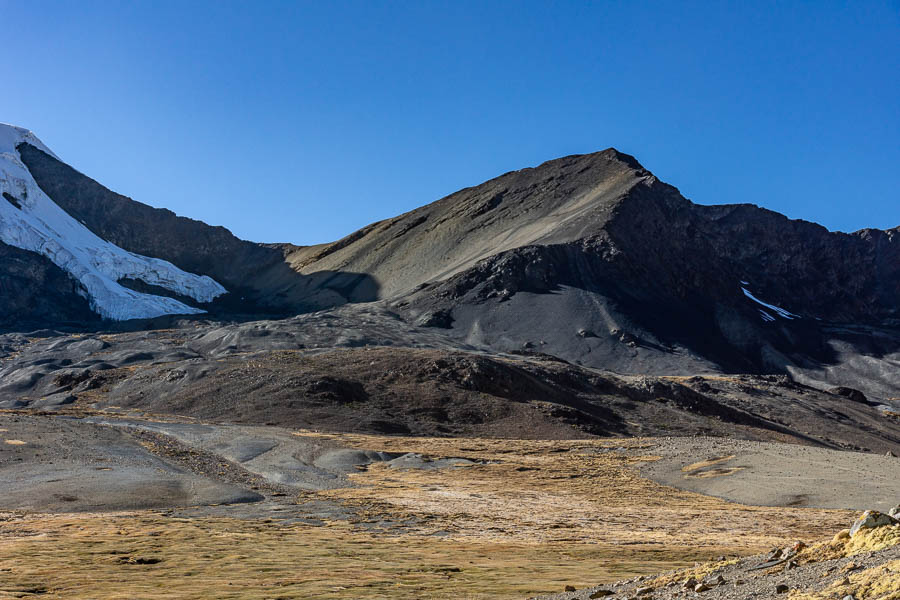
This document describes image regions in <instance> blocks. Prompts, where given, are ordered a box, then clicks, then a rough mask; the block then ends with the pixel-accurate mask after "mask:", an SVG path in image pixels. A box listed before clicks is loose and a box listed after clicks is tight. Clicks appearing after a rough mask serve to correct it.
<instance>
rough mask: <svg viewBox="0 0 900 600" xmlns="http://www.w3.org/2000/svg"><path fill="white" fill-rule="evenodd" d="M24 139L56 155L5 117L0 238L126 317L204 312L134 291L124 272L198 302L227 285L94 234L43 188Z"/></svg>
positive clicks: (0, 134) (0, 137)
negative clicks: (27, 160) (22, 147)
mask: <svg viewBox="0 0 900 600" xmlns="http://www.w3.org/2000/svg"><path fill="white" fill-rule="evenodd" d="M22 142H28V143H29V144H31V145H32V146H34V147H36V148H38V149H40V150H42V151H44V152H46V153H47V154H50V155H51V156H54V157H55V156H56V155H54V154H53V153H52V152H50V150H49V149H48V148H47V147H46V146H45V145H44V144H43V143H42V142H41V141H40V140H39V139H38V138H37V137H36V136H35V135H34V134H33V133H31V132H30V131H28V130H26V129H22V128H21V127H15V126H12V125H5V124H0V194H2V195H3V198H4V199H0V241H3V242H4V243H6V244H9V245H10V246H15V247H17V248H21V249H23V250H30V251H32V252H37V253H39V254H42V255H44V256H46V257H47V258H49V259H50V260H51V261H53V263H54V264H56V265H57V266H58V267H60V268H61V269H63V270H64V271H66V272H68V273H69V274H70V275H71V276H72V277H74V278H75V279H76V280H77V281H78V282H79V283H80V284H81V287H82V288H83V291H84V295H85V297H86V298H87V299H88V301H89V302H90V305H91V308H92V309H93V310H94V311H96V312H97V313H98V314H99V315H101V316H102V317H104V318H107V319H112V320H116V321H123V320H127V319H147V318H152V317H158V316H160V315H167V314H197V313H202V312H205V311H203V310H200V309H198V308H194V307H192V306H188V305H187V304H184V303H183V302H179V301H178V300H175V299H173V298H167V297H164V296H156V295H153V294H144V293H140V292H136V291H134V290H130V289H128V288H126V287H124V286H122V285H120V284H119V283H118V281H119V280H120V279H122V278H131V279H139V280H141V281H144V282H145V283H148V284H151V285H155V286H159V287H162V288H164V289H167V290H170V291H172V292H175V293H177V294H180V295H182V296H185V297H188V298H193V299H194V300H197V301H198V302H210V301H211V300H213V299H214V298H216V297H217V296H221V295H222V294H224V293H225V292H226V290H225V288H224V287H222V286H221V285H220V284H219V283H218V282H216V281H215V280H213V279H212V278H210V277H207V276H206V275H194V274H192V273H187V272H185V271H182V270H181V269H179V268H178V267H176V266H175V265H173V264H172V263H170V262H167V261H164V260H160V259H158V258H151V257H147V256H141V255H139V254H134V253H131V252H128V251H126V250H123V249H122V248H119V247H118V246H116V245H115V244H111V243H110V242H107V241H106V240H104V239H102V238H100V237H98V236H97V235H95V234H94V233H93V232H92V231H90V230H89V229H88V228H87V227H85V226H84V225H82V224H81V223H79V222H78V221H77V220H75V219H74V218H73V217H72V216H70V215H69V214H68V213H66V212H65V211H64V210H63V209H61V208H60V207H59V206H57V205H56V203H54V202H53V201H52V200H51V199H50V198H49V197H48V196H47V195H46V194H44V192H43V191H42V190H41V189H40V187H38V185H37V183H36V182H35V181H34V178H33V177H32V176H31V173H30V172H29V171H28V168H27V167H26V166H25V165H24V164H23V163H22V160H21V157H20V156H19V153H18V151H17V150H16V146H18V145H19V144H20V143H22ZM15 204H18V205H19V206H20V207H21V208H19V207H17V206H15Z"/></svg>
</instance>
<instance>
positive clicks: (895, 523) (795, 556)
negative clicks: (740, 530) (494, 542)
mask: <svg viewBox="0 0 900 600" xmlns="http://www.w3.org/2000/svg"><path fill="white" fill-rule="evenodd" d="M780 595H785V597H790V598H791V600H895V599H896V598H898V597H900V505H898V506H897V507H895V508H893V509H891V510H890V511H889V512H888V514H885V513H881V512H878V511H874V510H869V511H866V512H864V513H863V514H862V515H861V516H860V517H859V518H858V519H856V521H855V522H854V523H853V524H852V525H851V527H849V528H847V529H844V530H842V531H840V532H838V533H837V534H836V535H835V536H834V538H833V539H831V540H830V541H827V542H820V543H816V544H812V545H807V544H806V543H804V542H802V541H798V542H795V543H794V544H791V545H790V546H787V547H785V548H776V549H774V550H772V551H771V552H770V553H767V554H761V555H757V556H751V557H747V558H743V559H731V560H727V559H725V558H724V557H723V558H722V559H721V560H720V561H718V562H715V563H708V564H703V565H697V566H695V567H694V568H691V569H685V570H681V571H676V572H672V573H666V574H662V575H659V576H640V577H635V578H633V579H628V580H625V581H620V582H617V583H614V584H611V585H606V586H599V587H594V588H588V589H583V590H575V588H574V587H572V586H567V587H566V591H565V592H564V593H562V594H557V595H553V596H544V597H542V598H543V599H544V600H575V599H577V600H588V599H591V600H593V599H596V598H606V599H609V600H673V599H676V598H709V599H715V600H732V599H733V600H738V599H741V600H744V599H748V598H760V599H764V598H774V597H777V596H780Z"/></svg>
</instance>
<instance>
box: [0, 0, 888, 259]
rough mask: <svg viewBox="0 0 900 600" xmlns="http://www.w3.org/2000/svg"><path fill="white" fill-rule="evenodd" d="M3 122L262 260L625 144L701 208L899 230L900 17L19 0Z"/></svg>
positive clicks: (14, 0)
mask: <svg viewBox="0 0 900 600" xmlns="http://www.w3.org/2000/svg"><path fill="white" fill-rule="evenodd" d="M0 20H2V22H3V25H4V26H3V29H4V35H3V38H4V39H3V41H4V44H3V46H4V51H3V59H2V61H0V82H2V86H3V92H2V95H0V121H5V122H11V123H15V124H18V125H22V126H24V127H28V128H30V129H32V130H34V131H35V132H36V133H37V134H38V136H39V137H41V138H42V139H43V141H44V142H45V143H47V144H48V145H49V146H50V147H51V148H52V149H53V150H54V151H55V152H56V153H57V154H58V155H59V156H60V157H61V158H63V159H64V160H65V161H66V162H68V163H70V164H71V165H73V166H74V167H76V168H77V169H79V170H81V171H83V172H84V173H86V174H88V175H90V176H91V177H93V178H95V179H97V180H98V181H100V182H101V183H103V184H104V185H106V186H108V187H110V188H112V189H114V190H115V191H118V192H120V193H123V194H126V195H128V196H131V197H133V198H135V199H137V200H140V201H142V202H146V203H148V204H151V205H154V206H164V207H167V208H170V209H172V210H174V211H175V212H177V213H178V214H181V215H185V216H189V217H192V218H196V219H202V220H204V221H207V222H209V223H212V224H215V225H224V226H226V227H228V228H229V229H231V230H232V231H233V232H235V234H237V235H238V236H240V237H243V238H246V239H252V240H256V241H264V242H274V241H290V242H294V243H297V244H310V243H319V242H325V241H331V240H334V239H337V238H339V237H342V236H343V235H346V234H348V233H350V232H351V231H353V230H355V229H357V228H359V227H361V226H363V225H365V224H367V223H369V222H372V221H376V220H379V219H383V218H388V217H391V216H394V215H396V214H399V213H401V212H404V211H407V210H411V209H413V208H415V207H417V206H420V205H422V204H426V203H428V202H431V201H433V200H436V199H438V198H439V197H442V196H444V195H446V194H449V193H451V192H453V191H456V190H457V189H459V188H462V187H466V186H471V185H476V184H478V183H480V182H482V181H484V180H486V179H489V178H491V177H494V176H496V175H499V174H501V173H503V172H506V171H509V170H513V169H518V168H522V167H526V166H533V165H536V164H538V163H540V162H543V161H544V160H548V159H552V158H556V157H559V156H563V155H567V154H575V153H584V152H592V151H596V150H601V149H604V148H607V147H610V146H614V147H616V148H618V149H619V150H621V151H623V152H627V153H629V154H633V155H635V156H636V157H637V158H638V160H640V161H641V163H642V164H643V165H644V166H645V167H647V168H648V169H650V170H651V171H653V172H654V173H655V174H656V175H657V176H659V177H660V178H661V179H663V180H664V181H667V182H669V183H671V184H673V185H675V186H677V187H678V188H679V189H680V190H681V192H682V193H683V194H684V195H685V196H686V197H688V198H690V199H692V200H693V201H695V202H698V203H701V204H718V203H733V202H749V203H754V204H759V205H761V206H765V207H767V208H770V209H773V210H777V211H779V212H783V213H785V214H787V215H788V216H790V217H793V218H803V219H807V220H811V221H817V222H819V223H822V224H823V225H825V226H826V227H828V228H829V229H839V230H843V231H853V230H856V229H859V228H862V227H881V228H886V227H895V226H897V225H900V193H898V190H900V3H898V2H825V1H817V2H797V3H792V2H771V3H769V2H740V3H738V2H731V3H729V2H708V3H696V2H666V3H653V2H606V1H601V0H597V1H593V2H505V1H499V0H498V1H481V2H467V1H462V0H455V1H452V2H429V1H417V2H402V3H401V2H375V1H364V2H308V3H305V2H277V1H274V0H269V1H264V2H228V1H217V2H168V1H165V0H156V1H153V2H149V1H146V2H131V3H125V2H118V1H116V2H112V1H111V2H91V1H89V0H82V1H79V2H74V1H66V2H53V1H50V0H41V1H37V2H36V1H32V0H22V1H18V0H0Z"/></svg>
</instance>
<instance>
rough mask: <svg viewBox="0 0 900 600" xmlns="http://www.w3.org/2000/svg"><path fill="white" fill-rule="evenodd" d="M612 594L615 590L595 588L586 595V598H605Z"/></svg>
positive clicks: (593, 599) (592, 599)
mask: <svg viewBox="0 0 900 600" xmlns="http://www.w3.org/2000/svg"><path fill="white" fill-rule="evenodd" d="M614 594H615V592H612V591H610V590H597V591H596V592H594V593H593V594H591V595H590V596H588V598H590V599H591V600H595V599H596V598H605V597H606V596H612V595H614Z"/></svg>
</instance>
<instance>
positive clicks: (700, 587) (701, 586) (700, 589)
mask: <svg viewBox="0 0 900 600" xmlns="http://www.w3.org/2000/svg"><path fill="white" fill-rule="evenodd" d="M711 589H712V588H711V587H709V586H708V585H706V584H705V583H698V584H697V585H695V586H694V591H695V592H697V593H700V592H705V591H707V590H711Z"/></svg>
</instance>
